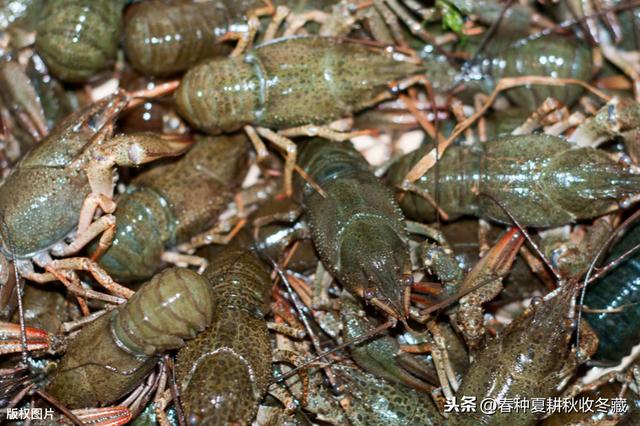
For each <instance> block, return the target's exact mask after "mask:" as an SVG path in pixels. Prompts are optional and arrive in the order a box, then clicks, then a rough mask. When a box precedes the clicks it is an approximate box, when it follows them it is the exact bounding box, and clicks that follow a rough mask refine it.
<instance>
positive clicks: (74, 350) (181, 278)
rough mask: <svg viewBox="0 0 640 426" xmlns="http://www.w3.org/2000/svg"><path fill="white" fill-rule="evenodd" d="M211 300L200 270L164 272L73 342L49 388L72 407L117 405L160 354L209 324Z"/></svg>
mask: <svg viewBox="0 0 640 426" xmlns="http://www.w3.org/2000/svg"><path fill="white" fill-rule="evenodd" d="M212 300H213V295H212V289H211V285H210V284H209V282H208V281H207V280H205V279H204V278H202V277H201V276H200V275H198V274H197V273H195V272H193V271H191V270H189V269H184V268H173V269H167V270H165V271H163V272H162V273H160V274H158V275H156V276H155V277H153V279H152V280H151V281H149V282H148V283H147V284H145V285H144V286H143V287H142V288H141V289H140V290H138V291H137V292H136V293H135V294H134V295H133V296H132V297H131V299H129V300H128V301H127V303H126V304H124V305H122V306H121V307H119V308H118V309H117V310H114V311H112V312H110V313H107V314H105V315H103V316H101V317H100V318H98V319H97V320H95V321H94V322H92V323H91V324H89V325H88V326H86V327H85V328H84V329H83V330H82V332H80V334H79V335H78V336H77V337H76V338H74V339H73V341H71V342H70V343H69V347H68V348H67V352H66V354H65V356H64V357H63V358H62V361H61V362H60V364H59V366H58V368H57V370H56V371H55V372H54V374H53V377H52V379H51V382H50V383H49V385H48V386H47V388H46V389H47V391H48V392H49V393H51V395H53V396H54V397H55V398H56V399H58V400H59V401H60V402H62V403H63V404H65V405H66V406H68V407H70V408H80V407H95V406H97V405H107V404H110V403H113V402H114V401H116V400H117V399H118V398H120V397H122V396H123V395H125V394H126V393H127V392H129V391H131V390H132V389H133V388H134V387H135V386H136V385H137V384H139V383H140V381H141V380H143V378H144V377H145V376H146V375H147V374H148V373H149V372H150V371H151V370H152V369H153V367H154V366H155V364H156V362H157V361H158V355H161V354H162V353H164V352H166V351H168V350H171V349H177V348H179V347H181V346H183V345H184V340H185V339H191V338H193V337H195V336H196V334H197V333H198V332H200V331H202V330H204V329H205V327H207V326H208V325H209V323H210V322H211V318H212Z"/></svg>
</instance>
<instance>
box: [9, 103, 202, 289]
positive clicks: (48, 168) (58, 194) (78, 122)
mask: <svg viewBox="0 0 640 426" xmlns="http://www.w3.org/2000/svg"><path fill="white" fill-rule="evenodd" d="M131 100H132V98H131V97H130V95H129V94H127V93H125V92H118V93H116V94H114V95H112V96H110V97H108V98H106V99H103V100H101V101H98V102H95V103H94V104H92V105H89V106H88V107H86V108H84V109H81V110H79V111H77V112H76V113H74V114H72V115H70V116H69V117H67V118H66V119H65V120H64V121H63V122H61V123H60V124H59V125H58V126H57V127H56V128H54V129H53V131H52V132H51V133H50V134H49V136H47V137H46V138H45V139H43V140H42V141H41V142H40V143H39V144H38V145H37V146H36V147H35V148H34V149H32V150H31V151H30V152H29V153H28V154H27V155H26V156H25V157H24V158H23V159H22V160H20V162H19V163H18V164H17V165H16V166H15V168H14V169H13V170H12V172H11V174H10V175H9V176H8V177H7V178H6V179H5V180H4V181H3V182H2V183H0V214H1V219H2V221H3V222H4V224H3V232H2V247H1V250H2V253H4V254H7V255H8V254H10V255H12V256H15V258H16V259H17V261H16V267H17V268H18V269H19V271H20V273H21V274H22V275H23V276H24V277H25V278H27V279H32V280H35V281H38V282H47V281H52V280H55V278H52V277H51V276H50V274H49V275H47V274H37V273H35V272H34V269H33V265H32V264H31V260H32V259H34V260H36V261H38V262H39V264H41V265H42V264H52V263H55V264H56V266H55V267H54V266H52V267H54V268H57V269H66V270H75V269H83V268H85V267H86V263H82V262H80V261H78V260H77V259H74V258H70V259H62V260H57V261H53V262H52V261H51V258H50V257H49V253H51V254H53V255H55V256H68V255H70V254H73V253H76V252H78V251H79V250H80V249H82V247H84V246H85V245H86V244H87V243H89V242H90V241H91V240H93V239H94V238H96V237H97V236H98V235H100V234H102V235H101V237H100V246H101V249H102V250H104V249H106V247H107V246H108V242H110V241H111V239H112V238H113V232H114V228H115V226H114V220H113V216H111V215H110V213H113V211H114V210H115V203H114V202H113V200H112V197H113V189H114V182H113V168H114V167H115V166H116V165H120V166H138V165H140V164H143V163H146V162H149V161H152V160H155V159H157V158H160V157H166V156H175V155H178V154H181V153H183V152H184V151H185V150H186V149H187V148H188V147H189V146H190V144H189V143H184V142H176V141H171V140H166V139H164V138H162V137H161V136H158V135H154V134H149V133H139V134H131V135H119V136H115V137H112V138H110V136H111V129H112V124H113V121H114V120H115V118H116V116H117V114H118V113H119V112H120V111H122V110H123V109H124V108H125V107H126V106H127V105H128V104H130V102H131ZM98 208H101V209H102V211H103V212H105V213H107V215H105V216H102V217H101V218H99V219H96V220H94V213H95V212H96V211H97V209H98ZM76 227H77V234H76V236H75V238H74V240H73V242H72V243H70V244H67V243H65V241H64V239H65V238H66V237H67V236H69V235H70V234H71V233H72V232H73V231H74V230H76ZM90 270H91V271H92V272H95V271H96V269H95V265H92V266H91V268H90ZM94 275H95V276H96V279H97V280H98V281H100V280H101V278H100V274H99V273H98V274H94ZM103 281H104V280H103ZM101 282H102V281H101Z"/></svg>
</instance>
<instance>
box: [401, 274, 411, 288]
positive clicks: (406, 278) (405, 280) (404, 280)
mask: <svg viewBox="0 0 640 426" xmlns="http://www.w3.org/2000/svg"><path fill="white" fill-rule="evenodd" d="M402 285H405V286H407V287H411V286H412V285H413V275H411V274H407V275H404V276H403V277H402Z"/></svg>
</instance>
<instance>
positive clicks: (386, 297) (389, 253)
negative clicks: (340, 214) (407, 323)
mask: <svg viewBox="0 0 640 426" xmlns="http://www.w3.org/2000/svg"><path fill="white" fill-rule="evenodd" d="M347 234H348V235H347ZM340 260H341V268H340V275H341V276H342V277H343V279H342V281H343V284H344V285H345V286H346V287H347V289H348V290H349V291H350V292H351V293H352V294H358V295H360V296H361V297H363V298H364V299H365V300H366V301H368V302H370V303H371V304H374V305H376V306H377V307H378V308H380V309H381V310H383V311H385V312H386V313H387V314H389V315H391V316H392V317H394V318H397V319H398V320H404V319H406V318H407V317H408V312H407V310H406V309H405V307H404V305H405V304H404V294H405V293H406V292H405V289H406V287H407V285H409V286H410V285H411V284H412V283H413V280H412V278H411V258H410V255H409V250H408V248H407V245H406V242H405V240H404V239H403V238H402V237H401V236H400V235H398V234H397V233H396V231H395V230H394V229H392V228H391V227H388V226H382V227H381V226H379V225H378V226H370V225H368V224H364V223H360V224H354V225H352V227H351V229H349V230H348V231H347V233H346V235H345V236H344V239H343V245H342V248H341V255H340Z"/></svg>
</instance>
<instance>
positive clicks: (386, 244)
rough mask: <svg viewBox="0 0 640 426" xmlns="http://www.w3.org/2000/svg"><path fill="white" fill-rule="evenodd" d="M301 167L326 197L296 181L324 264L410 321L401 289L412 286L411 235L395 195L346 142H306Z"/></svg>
mask: <svg viewBox="0 0 640 426" xmlns="http://www.w3.org/2000/svg"><path fill="white" fill-rule="evenodd" d="M300 167H302V168H303V169H304V171H305V172H306V173H307V174H308V175H309V177H310V178H311V179H312V180H313V181H314V182H315V183H317V184H318V185H319V186H320V188H321V189H322V191H324V192H325V193H326V194H322V193H320V192H318V188H314V186H312V185H310V184H309V183H307V182H305V181H303V180H300V181H299V182H298V183H299V185H297V189H298V191H296V192H297V193H298V195H299V196H300V197H301V198H302V204H303V205H304V210H305V213H306V215H307V217H308V221H309V226H310V228H311V236H312V239H313V243H314V245H315V247H316V249H317V251H318V254H319V255H320V259H321V260H322V263H323V264H324V265H325V266H326V267H327V268H328V269H329V271H330V272H331V273H332V275H333V276H334V277H335V278H336V279H338V280H339V281H340V282H341V283H342V284H343V285H344V286H345V287H346V288H347V290H349V292H351V293H352V294H354V295H358V296H361V297H364V298H365V299H366V300H368V301H370V302H371V303H373V304H375V305H376V306H378V307H379V308H380V309H382V310H384V311H385V312H386V313H388V314H389V315H391V316H393V317H395V318H398V319H404V318H407V311H408V310H407V309H406V306H405V304H404V300H408V299H404V298H403V291H408V290H409V289H410V287H411V284H412V282H413V280H412V276H411V260H410V255H409V248H408V236H407V231H406V229H405V221H404V217H403V215H402V212H401V211H400V208H399V207H398V204H397V203H396V202H395V200H394V199H393V194H392V193H391V191H390V190H389V189H387V188H386V187H385V186H384V185H383V184H382V182H381V181H380V180H379V179H378V178H377V177H376V176H375V175H374V174H373V173H372V172H371V170H370V169H369V164H368V163H367V161H366V160H365V159H364V157H363V156H362V155H361V154H360V153H359V152H358V151H356V149H355V148H353V146H352V145H350V144H348V143H339V142H330V141H327V140H322V139H314V140H311V141H305V142H303V143H302V144H301V147H300Z"/></svg>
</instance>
